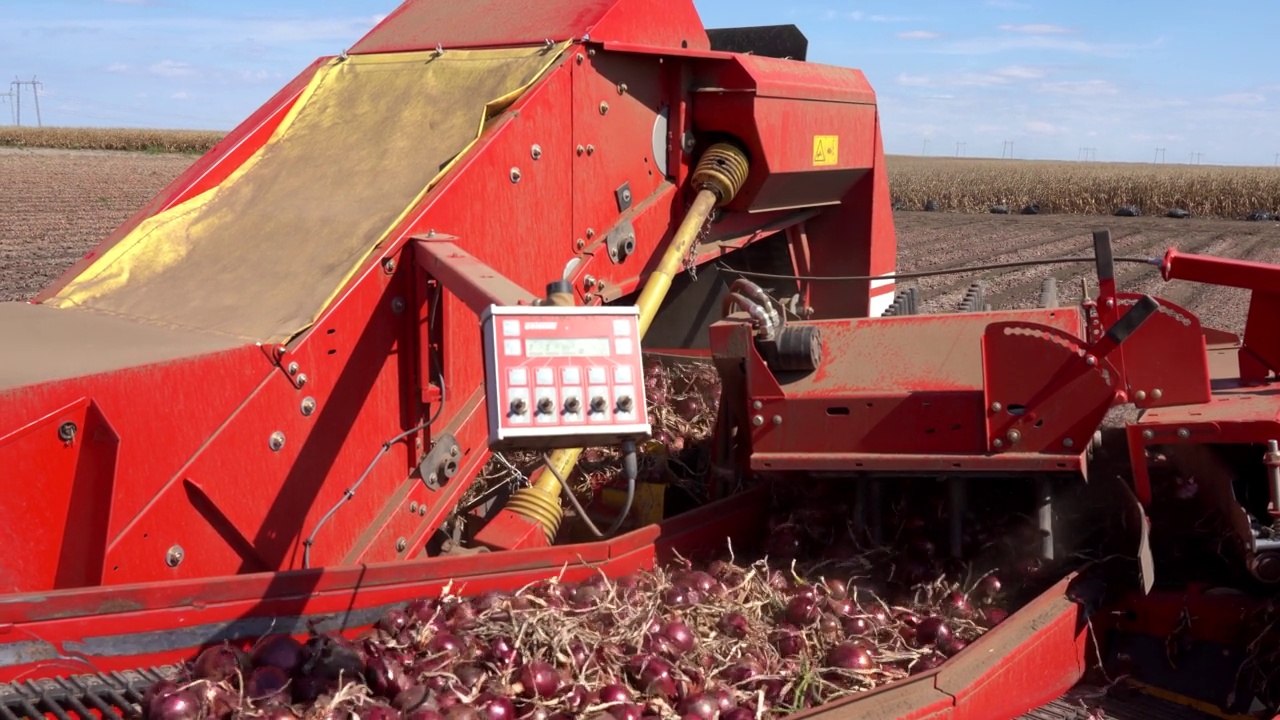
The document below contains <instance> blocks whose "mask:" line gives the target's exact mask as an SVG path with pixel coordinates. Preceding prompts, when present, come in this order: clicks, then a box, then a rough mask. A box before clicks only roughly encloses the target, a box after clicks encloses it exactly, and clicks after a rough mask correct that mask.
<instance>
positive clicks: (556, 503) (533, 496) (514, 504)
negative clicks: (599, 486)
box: [506, 471, 562, 543]
mask: <svg viewBox="0 0 1280 720" xmlns="http://www.w3.org/2000/svg"><path fill="white" fill-rule="evenodd" d="M548 472H550V471H548ZM506 509H507V510H510V511H512V512H514V513H516V514H517V515H520V516H522V517H525V518H528V519H530V520H532V521H534V522H536V523H537V524H538V525H540V526H541V527H542V531H543V532H544V533H546V536H547V542H548V543H552V542H554V541H555V537H556V533H558V532H559V531H560V520H561V519H562V513H561V509H560V498H558V497H552V496H551V495H548V494H547V493H545V492H543V491H542V490H540V489H538V488H536V487H523V488H520V489H519V490H516V491H515V492H514V493H512V494H511V499H510V500H508V501H507V507H506Z"/></svg>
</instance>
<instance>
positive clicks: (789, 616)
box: [783, 595, 819, 627]
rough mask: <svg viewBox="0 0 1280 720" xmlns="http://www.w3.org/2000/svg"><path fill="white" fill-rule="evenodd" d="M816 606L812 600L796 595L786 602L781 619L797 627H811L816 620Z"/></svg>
mask: <svg viewBox="0 0 1280 720" xmlns="http://www.w3.org/2000/svg"><path fill="white" fill-rule="evenodd" d="M818 615H819V611H818V605H817V603H815V602H814V601H813V599H812V598H808V597H805V596H803V595H796V596H794V597H792V598H791V600H789V601H788V602H787V607H786V609H785V610H784V611H783V617H785V618H786V620H787V622H788V623H790V624H792V625H796V626H799V627H804V626H806V625H812V624H813V623H814V621H816V620H817V619H818Z"/></svg>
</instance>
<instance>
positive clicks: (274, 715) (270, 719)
mask: <svg viewBox="0 0 1280 720" xmlns="http://www.w3.org/2000/svg"><path fill="white" fill-rule="evenodd" d="M397 717H398V716H397ZM258 718H259V720H297V718H298V714H297V713H295V712H294V711H293V709H292V708H288V707H283V706H280V705H276V706H274V707H269V708H267V709H266V711H264V712H263V713H262V715H260V716H258Z"/></svg>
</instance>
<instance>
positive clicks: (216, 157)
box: [34, 57, 330, 302]
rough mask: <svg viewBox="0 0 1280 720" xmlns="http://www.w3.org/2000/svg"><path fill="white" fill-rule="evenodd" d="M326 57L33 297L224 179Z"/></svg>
mask: <svg viewBox="0 0 1280 720" xmlns="http://www.w3.org/2000/svg"><path fill="white" fill-rule="evenodd" d="M329 59H330V58H328V57H322V58H319V59H317V60H316V61H315V62H313V63H311V65H309V66H308V67H307V69H305V70H303V71H302V72H301V73H299V74H298V76H297V77H295V78H294V79H293V80H292V81H290V82H289V84H287V85H285V86H284V87H283V88H282V89H281V90H280V91H279V92H277V93H276V94H275V95H273V96H272V97H271V99H270V100H268V101H267V102H266V103H264V104H263V105H262V107H260V108H258V110H256V111H255V112H254V113H253V114H252V115H250V116H249V117H248V118H246V119H245V121H244V122H242V123H240V124H239V125H237V126H236V127H235V129H233V130H232V131H231V132H229V133H227V135H226V136H225V137H224V138H223V139H222V140H221V141H220V142H218V144H217V145H214V146H213V147H212V148H210V150H209V152H207V153H205V154H204V155H203V156H201V158H200V159H199V160H197V161H195V163H193V164H192V165H191V167H189V168H187V169H186V170H185V171H183V173H182V174H181V175H179V176H178V177H177V178H175V179H174V180H173V182H171V183H169V185H168V186H166V187H165V189H164V190H161V191H160V192H159V193H158V194H157V195H156V196H155V197H154V198H152V199H151V200H150V201H149V202H148V203H147V204H146V205H144V206H142V208H141V209H139V210H138V211H137V212H136V213H134V214H133V215H132V216H131V217H130V218H129V219H128V220H126V221H125V222H124V223H123V224H122V225H120V226H119V227H117V228H116V229H115V230H114V231H113V232H112V233H111V234H110V235H108V236H107V237H106V239H104V240H103V241H102V242H101V243H99V244H98V245H97V246H96V247H94V249H93V250H91V251H89V252H88V253H87V254H86V255H85V256H84V257H83V258H81V259H80V260H77V261H76V263H75V264H74V265H72V266H71V267H70V268H69V269H68V270H67V271H66V272H65V273H63V274H62V275H61V276H59V277H58V279H57V280H55V281H53V282H52V283H50V284H49V285H47V286H46V287H45V288H44V289H43V290H41V292H40V294H39V295H37V296H36V297H35V300H34V302H44V301H45V300H48V299H49V298H51V297H53V296H54V295H56V294H58V292H59V291H61V290H62V289H63V288H64V287H66V285H67V283H69V282H71V281H72V280H74V279H75V278H76V277H77V276H78V275H79V274H80V273H81V272H83V271H84V270H85V268H87V267H89V265H90V264H91V263H92V262H93V260H94V259H96V258H97V257H98V256H100V255H102V254H103V253H104V252H106V251H107V250H110V249H111V248H112V247H114V246H115V244H116V243H118V242H120V241H121V240H122V239H124V237H125V236H126V235H128V234H129V233H130V232H132V231H133V229H134V228H136V227H137V226H138V225H139V224H140V223H141V222H142V221H143V220H146V219H147V218H149V217H151V216H153V215H156V214H158V213H160V212H163V211H164V210H167V209H169V208H171V207H173V206H174V205H177V204H179V203H182V202H185V201H186V200H189V199H191V198H193V197H195V196H196V195H199V194H200V193H202V192H205V191H206V190H209V189H211V188H213V187H216V186H217V185H218V184H220V183H221V182H222V181H223V180H225V179H227V177H229V176H230V175H231V173H233V172H235V171H236V169H237V168H239V167H240V166H241V165H243V164H244V162H245V161H246V160H248V159H249V158H250V157H252V156H253V154H254V153H255V152H257V151H258V150H259V149H261V147H262V146H263V144H265V143H266V141H267V140H268V139H269V138H270V137H271V135H272V133H274V132H275V130H276V128H277V127H278V126H279V125H280V121H281V120H283V119H284V117H285V115H287V114H288V112H289V109H290V108H292V107H293V103H294V102H295V101H296V100H297V99H298V97H299V96H300V95H301V94H302V91H303V90H304V89H305V88H306V86H307V84H308V83H310V82H311V78H312V76H313V75H315V71H316V69H317V68H319V67H320V65H322V64H323V63H325V62H327V61H328V60H329Z"/></svg>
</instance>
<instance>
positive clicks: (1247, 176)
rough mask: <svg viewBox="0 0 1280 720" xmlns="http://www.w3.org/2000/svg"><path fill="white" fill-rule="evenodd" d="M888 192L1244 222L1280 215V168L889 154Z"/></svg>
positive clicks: (903, 198) (951, 205)
mask: <svg viewBox="0 0 1280 720" xmlns="http://www.w3.org/2000/svg"><path fill="white" fill-rule="evenodd" d="M886 164H887V166H888V170H889V188H890V192H891V194H892V195H893V199H894V200H895V201H896V202H897V203H899V205H898V207H899V208H900V209H906V210H921V209H924V207H925V204H926V203H927V202H929V201H930V200H933V201H934V202H935V203H936V204H937V208H936V209H937V210H939V211H944V212H947V211H949V212H966V213H986V212H991V208H992V206H995V205H1003V206H1005V207H1006V208H1007V209H1008V211H1009V212H1010V213H1018V212H1020V211H1021V210H1022V208H1023V207H1025V206H1027V205H1031V204H1035V205H1038V206H1039V212H1040V213H1049V214H1071V215H1111V214H1112V213H1114V212H1115V211H1116V210H1117V209H1119V208H1120V207H1122V206H1126V205H1131V206H1136V207H1137V208H1138V210H1140V211H1141V213H1142V214H1143V215H1164V214H1165V213H1166V212H1167V211H1169V210H1171V209H1174V208H1179V209H1182V210H1186V211H1188V212H1190V213H1191V215H1192V216H1197V217H1216V218H1227V219H1241V218H1245V217H1246V216H1248V215H1250V214H1252V213H1256V212H1258V211H1262V212H1267V213H1276V212H1277V211H1278V210H1280V168H1268V167H1227V166H1215V165H1164V164H1160V165H1155V164H1150V165H1144V164H1140V163H1073V162H1054V161H1036V160H988V159H972V160H971V159H966V158H958V159H953V158H929V157H906V156H890V157H889V158H888V159H887V161H886Z"/></svg>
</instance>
